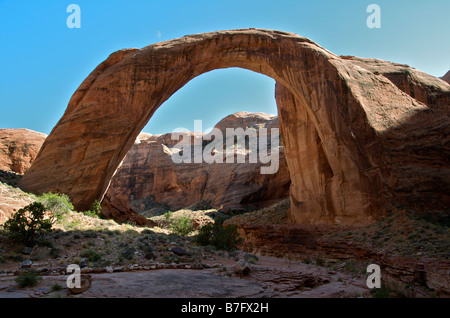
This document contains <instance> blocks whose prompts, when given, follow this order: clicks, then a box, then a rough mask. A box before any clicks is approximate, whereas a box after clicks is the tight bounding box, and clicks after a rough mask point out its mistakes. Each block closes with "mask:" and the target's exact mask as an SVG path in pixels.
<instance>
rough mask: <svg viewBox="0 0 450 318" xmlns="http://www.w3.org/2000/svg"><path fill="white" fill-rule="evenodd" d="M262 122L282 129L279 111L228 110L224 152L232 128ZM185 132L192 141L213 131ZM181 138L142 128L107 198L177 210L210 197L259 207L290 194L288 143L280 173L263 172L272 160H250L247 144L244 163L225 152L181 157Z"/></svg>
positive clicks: (218, 204)
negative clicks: (211, 157) (176, 156)
mask: <svg viewBox="0 0 450 318" xmlns="http://www.w3.org/2000/svg"><path fill="white" fill-rule="evenodd" d="M259 127H262V128H266V129H267V130H268V132H271V129H272V128H276V129H278V117H276V116H273V115H268V114H262V113H247V112H240V113H236V114H232V115H230V116H227V117H226V118H224V119H223V120H221V121H220V122H219V123H218V124H217V125H216V126H215V128H217V129H219V130H220V131H221V132H222V134H223V136H224V138H223V144H222V148H223V149H224V152H226V141H227V139H226V128H233V129H234V128H242V129H244V130H247V129H248V128H253V129H255V130H256V131H257V132H258V131H259V130H258V128H259ZM185 134H186V135H187V136H188V138H189V139H190V140H191V141H192V142H191V144H192V145H194V140H193V139H194V138H202V139H203V138H204V137H206V136H207V134H199V133H193V132H186V133H185ZM258 137H259V138H261V137H260V136H258ZM178 139H179V138H178V137H177V138H174V137H172V134H171V133H168V134H164V135H150V134H146V133H141V134H139V136H138V138H137V139H136V142H135V144H134V145H133V147H132V148H131V149H130V151H129V152H128V154H127V155H126V157H125V159H124V160H123V162H122V163H121V165H120V167H119V169H118V170H117V172H116V174H115V175H114V177H113V178H112V180H111V185H110V187H109V189H108V191H107V192H106V196H105V198H107V201H108V202H115V201H116V200H115V198H119V199H118V200H117V204H120V202H123V200H122V198H129V199H131V200H132V201H138V200H139V201H140V202H141V204H135V205H134V206H135V207H136V209H138V210H139V211H144V210H146V209H149V208H150V207H151V204H152V203H157V204H163V205H165V206H167V207H168V208H169V209H171V210H176V209H181V208H185V207H187V206H190V205H193V204H197V203H200V202H207V203H208V204H209V205H210V206H211V207H214V208H218V209H223V210H228V209H232V210H240V209H249V208H250V209H251V208H259V207H262V206H265V205H268V204H271V203H273V202H274V201H276V200H277V199H280V198H283V197H287V196H289V185H290V178H289V171H288V169H287V165H286V161H285V158H284V151H283V147H279V151H278V153H279V158H278V160H279V167H278V171H277V172H276V173H275V174H261V171H260V170H261V166H267V165H268V164H263V163H262V162H261V161H259V160H258V161H257V162H256V163H249V153H248V150H249V148H250V147H249V146H248V145H246V147H245V148H244V149H241V151H244V152H245V163H238V162H237V159H236V160H233V162H232V163H226V158H225V155H224V157H223V161H224V163H205V162H203V163H194V162H192V163H175V162H174V161H173V160H172V153H173V151H174V146H175V145H176V144H177V143H179V141H178ZM267 140H268V141H270V140H271V134H268V136H267ZM203 145H204V141H203ZM233 146H234V145H233ZM203 148H204V146H203ZM204 149H205V148H204ZM232 150H233V151H234V149H232ZM143 199H144V200H143ZM145 199H147V200H145ZM145 202H148V203H147V204H146V203H145Z"/></svg>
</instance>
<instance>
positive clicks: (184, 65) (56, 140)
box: [21, 29, 427, 224]
mask: <svg viewBox="0 0 450 318" xmlns="http://www.w3.org/2000/svg"><path fill="white" fill-rule="evenodd" d="M227 67H240V68H244V69H248V70H251V71H255V72H258V73H262V74H264V75H267V76H269V77H272V78H273V79H275V80H276V82H277V87H278V88H277V94H276V95H277V96H276V98H277V107H278V112H279V115H280V126H281V129H282V140H283V143H284V146H285V151H286V158H287V162H288V167H289V171H290V175H291V180H292V187H291V208H290V214H289V215H290V219H291V220H292V221H293V222H295V223H344V224H365V223H368V222H371V221H372V220H373V216H374V215H375V214H376V212H377V211H378V209H379V206H380V205H381V204H382V203H383V202H384V201H385V200H386V196H388V195H389V193H390V190H391V187H392V182H393V181H392V175H391V171H390V170H389V167H388V166H387V165H386V164H384V162H383V160H384V157H383V151H382V150H383V149H382V143H380V136H382V135H383V133H384V132H386V131H387V130H389V129H390V128H392V127H395V126H396V125H397V124H398V123H399V121H400V120H402V119H404V118H407V117H410V116H414V115H415V114H416V113H417V112H419V111H423V110H425V109H426V108H427V106H426V105H424V104H421V103H420V102H417V101H416V100H414V99H412V98H410V97H409V96H408V95H406V94H404V93H402V92H401V91H400V90H399V89H398V88H397V87H396V86H395V85H393V84H392V82H390V81H389V80H387V79H386V78H385V77H383V76H378V75H379V74H378V75H375V74H374V73H372V72H370V71H368V70H366V69H364V68H362V67H360V66H357V65H355V64H354V63H352V62H351V61H348V60H346V59H343V58H341V57H339V56H336V55H334V54H332V53H330V52H328V51H326V50H325V49H323V48H321V47H320V46H318V45H317V44H316V43H314V42H312V41H310V40H308V39H306V38H304V37H301V36H298V35H296V34H292V33H286V32H279V31H269V30H256V29H248V30H234V31H219V32H211V33H205V34H198V35H191V36H185V37H183V38H179V39H175V40H171V41H165V42H161V43H156V44H153V45H150V46H148V47H145V48H143V49H140V50H139V49H126V50H120V51H117V52H115V53H113V54H111V55H110V56H109V57H108V59H107V60H106V61H104V62H103V63H101V64H100V65H99V66H98V67H97V68H96V69H95V70H94V71H93V72H92V73H91V74H90V75H89V76H88V77H87V78H86V80H85V81H84V82H83V83H82V84H81V85H80V87H79V88H78V89H77V91H76V92H75V93H74V95H73V96H72V98H71V100H70V102H69V105H68V107H67V110H66V111H65V113H64V115H63V116H62V118H61V119H60V121H59V122H58V124H57V125H56V126H55V127H54V129H53V130H52V132H51V133H50V135H49V136H48V138H47V139H46V141H45V143H44V145H43V147H42V149H41V151H40V153H39V155H38V157H37V158H36V160H35V162H34V163H33V165H32V167H31V169H30V170H29V171H28V172H27V174H26V175H25V176H24V177H23V179H22V180H21V187H22V188H23V189H25V190H27V191H30V192H35V193H42V192H46V191H53V192H60V193H66V194H68V195H69V196H70V197H71V199H72V201H73V202H74V204H75V206H76V208H78V209H87V208H89V207H90V205H91V203H92V202H93V201H94V200H95V199H101V198H102V196H103V195H104V193H105V191H106V190H107V187H108V184H109V182H110V179H111V177H112V176H113V174H114V172H115V170H116V168H117V166H118V165H119V163H120V162H121V160H122V159H123V157H124V156H125V155H126V153H127V151H128V150H129V149H130V147H131V146H132V144H133V142H134V140H135V138H136V137H137V135H138V134H139V132H140V131H141V130H142V128H143V127H144V126H145V125H146V123H147V122H148V121H149V119H150V118H151V116H152V115H153V113H154V112H155V111H156V109H157V108H158V107H159V106H161V105H162V104H163V103H164V101H166V100H167V99H168V98H169V97H170V96H171V95H172V94H174V93H175V92H176V91H177V90H178V89H180V88H181V87H182V86H183V85H185V84H186V83H187V82H188V81H190V80H191V79H193V78H194V77H196V76H198V75H200V74H203V73H205V72H208V71H211V70H214V69H219V68H227ZM393 104H394V105H406V106H405V107H395V109H394V108H393V107H392V105H393ZM393 110H395V116H391V114H392V113H393ZM299 141H304V142H305V145H307V147H305V146H302V145H301V144H299ZM299 150H301V151H302V152H299ZM308 156H309V158H310V160H306V159H305V158H308ZM305 167H307V168H306V169H305Z"/></svg>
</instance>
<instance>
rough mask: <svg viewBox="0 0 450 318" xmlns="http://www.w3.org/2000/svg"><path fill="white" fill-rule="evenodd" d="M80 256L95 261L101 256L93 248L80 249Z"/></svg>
mask: <svg viewBox="0 0 450 318" xmlns="http://www.w3.org/2000/svg"><path fill="white" fill-rule="evenodd" d="M80 256H81V257H84V258H86V259H87V260H88V261H90V262H97V261H99V260H100V258H101V256H100V254H98V253H97V252H96V251H94V250H93V249H87V250H83V251H81V253H80Z"/></svg>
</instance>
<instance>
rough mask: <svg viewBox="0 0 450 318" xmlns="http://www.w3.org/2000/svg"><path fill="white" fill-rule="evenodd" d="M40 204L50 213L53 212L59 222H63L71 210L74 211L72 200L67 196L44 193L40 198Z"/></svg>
mask: <svg viewBox="0 0 450 318" xmlns="http://www.w3.org/2000/svg"><path fill="white" fill-rule="evenodd" d="M38 202H40V203H42V204H43V205H44V206H45V208H46V209H47V210H48V211H51V212H52V213H53V216H54V217H55V218H57V219H58V220H61V219H62V217H63V216H64V215H65V214H66V213H67V212H69V210H73V205H72V203H70V198H69V197H68V196H67V195H65V194H58V193H51V192H48V193H44V194H43V195H41V196H40V197H39V198H38Z"/></svg>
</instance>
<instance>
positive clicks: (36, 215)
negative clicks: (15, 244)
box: [4, 202, 53, 243]
mask: <svg viewBox="0 0 450 318" xmlns="http://www.w3.org/2000/svg"><path fill="white" fill-rule="evenodd" d="M44 216H45V206H44V205H43V204H42V203H40V202H33V203H31V204H29V205H27V206H26V207H24V208H23V209H20V210H19V211H17V213H15V214H14V215H13V216H12V217H11V218H10V219H9V220H8V221H6V222H5V225H4V229H5V230H6V231H8V232H9V236H10V237H11V238H12V239H14V240H17V241H21V242H24V243H32V242H34V239H35V237H36V234H38V233H39V232H45V231H49V230H51V228H52V225H53V220H52V219H51V218H50V219H44Z"/></svg>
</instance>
